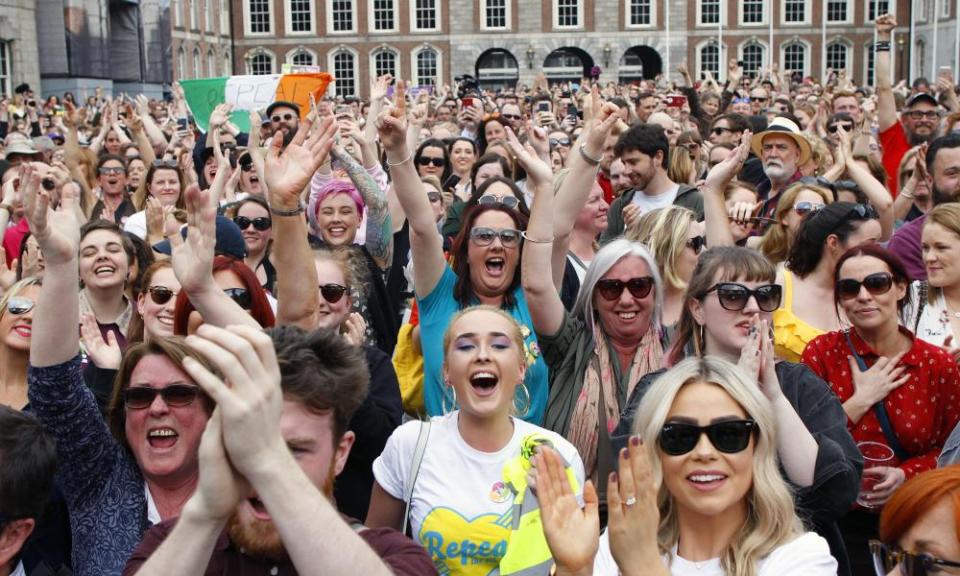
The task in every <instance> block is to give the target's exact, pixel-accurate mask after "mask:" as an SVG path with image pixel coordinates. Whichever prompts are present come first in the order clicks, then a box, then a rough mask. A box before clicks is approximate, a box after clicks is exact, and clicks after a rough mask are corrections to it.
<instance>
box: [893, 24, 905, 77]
mask: <svg viewBox="0 0 960 576" xmlns="http://www.w3.org/2000/svg"><path fill="white" fill-rule="evenodd" d="M906 45H907V39H906V38H904V37H903V34H898V35H897V70H896V72H899V73H901V74H902V73H903V70H904V69H905V68H906V66H905V64H904V61H903V55H904V48H905V47H906ZM896 72H894V71H892V70H891V75H892V76H894V77H896Z"/></svg>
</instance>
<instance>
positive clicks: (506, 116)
mask: <svg viewBox="0 0 960 576" xmlns="http://www.w3.org/2000/svg"><path fill="white" fill-rule="evenodd" d="M500 117H501V118H504V119H506V120H510V121H511V122H513V121H516V120H522V119H523V116H520V115H519V114H501V115H500Z"/></svg>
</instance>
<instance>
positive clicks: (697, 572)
mask: <svg viewBox="0 0 960 576" xmlns="http://www.w3.org/2000/svg"><path fill="white" fill-rule="evenodd" d="M671 556H672V557H673V562H672V563H670V574H671V575H672V576H725V573H724V571H723V567H722V566H721V565H720V559H719V558H713V559H712V560H704V561H703V562H696V563H694V562H690V561H689V560H684V559H683V558H681V557H679V556H677V547H676V546H674V547H673V551H672V552H671ZM663 562H664V564H667V563H669V562H670V556H664V557H663ZM593 574H594V576H617V575H618V574H620V569H619V568H618V567H617V564H616V562H614V561H613V555H612V554H611V553H610V540H609V538H608V537H607V532H606V531H604V532H603V534H601V535H600V549H599V550H598V551H597V557H596V559H594V562H593ZM757 576H837V561H836V559H834V557H833V556H831V555H830V546H829V545H828V544H827V541H826V540H824V539H823V538H822V537H820V536H819V535H818V534H816V533H814V532H807V533H805V534H804V535H803V536H800V537H799V538H797V539H796V540H794V541H792V542H789V543H787V544H784V545H783V546H781V547H779V548H777V549H776V550H774V551H773V552H772V553H770V555H769V556H767V557H766V558H764V559H763V560H760V562H759V566H757Z"/></svg>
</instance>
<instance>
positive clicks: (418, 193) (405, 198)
mask: <svg viewBox="0 0 960 576" xmlns="http://www.w3.org/2000/svg"><path fill="white" fill-rule="evenodd" d="M404 93H405V89H404V85H403V81H398V82H397V96H396V101H397V104H396V106H395V107H393V108H390V109H388V110H385V111H384V112H382V113H381V114H380V117H379V118H377V131H378V132H379V134H380V142H381V143H382V144H383V146H384V148H385V149H386V151H387V165H388V166H390V173H391V175H392V176H393V189H394V190H395V191H396V193H397V199H398V200H399V201H400V205H401V206H403V211H404V212H405V213H406V214H407V221H408V222H410V250H411V256H412V258H413V266H414V286H415V287H416V292H417V296H418V297H420V298H422V297H424V296H427V295H429V294H430V293H431V292H433V289H434V288H435V287H436V285H437V282H439V281H440V277H441V276H443V271H444V270H445V268H446V266H447V263H446V260H444V258H443V239H442V238H441V237H440V234H439V233H438V232H437V224H436V222H434V220H433V211H432V209H431V208H430V200H429V199H428V198H427V195H426V194H424V193H423V185H422V184H421V183H420V176H418V175H417V170H416V168H414V166H413V153H412V151H411V150H410V148H409V146H407V142H406V131H407V118H406V106H407V105H406V101H405V98H404Z"/></svg>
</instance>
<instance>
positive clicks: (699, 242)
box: [687, 236, 707, 254]
mask: <svg viewBox="0 0 960 576" xmlns="http://www.w3.org/2000/svg"><path fill="white" fill-rule="evenodd" d="M706 246H707V237H706V236H694V237H693V238H688V239H687V248H691V249H693V253H694V254H700V252H701V251H702V250H703V249H704V248H705V247H706Z"/></svg>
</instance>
